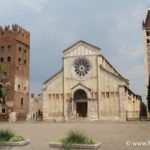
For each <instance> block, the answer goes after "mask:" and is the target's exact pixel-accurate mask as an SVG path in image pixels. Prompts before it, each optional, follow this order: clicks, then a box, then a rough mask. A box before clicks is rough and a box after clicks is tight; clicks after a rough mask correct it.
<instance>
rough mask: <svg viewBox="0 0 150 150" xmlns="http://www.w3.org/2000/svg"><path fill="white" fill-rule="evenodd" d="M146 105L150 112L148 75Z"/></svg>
mask: <svg viewBox="0 0 150 150" xmlns="http://www.w3.org/2000/svg"><path fill="white" fill-rule="evenodd" d="M147 107H148V112H149V113H150V76H149V83H148V86H147Z"/></svg>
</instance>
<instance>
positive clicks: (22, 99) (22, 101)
mask: <svg viewBox="0 0 150 150" xmlns="http://www.w3.org/2000/svg"><path fill="white" fill-rule="evenodd" d="M21 106H23V98H21Z"/></svg>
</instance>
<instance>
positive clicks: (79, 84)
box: [71, 83, 91, 91]
mask: <svg viewBox="0 0 150 150" xmlns="http://www.w3.org/2000/svg"><path fill="white" fill-rule="evenodd" d="M78 86H82V87H84V88H85V89H87V90H89V91H91V89H90V88H88V87H86V86H85V85H83V84H81V83H78V84H77V85H75V86H74V87H72V88H71V89H74V88H76V87H78Z"/></svg>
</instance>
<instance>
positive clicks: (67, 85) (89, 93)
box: [43, 41, 141, 121]
mask: <svg viewBox="0 0 150 150" xmlns="http://www.w3.org/2000/svg"><path fill="white" fill-rule="evenodd" d="M140 102H141V97H140V96H139V95H137V94H135V93H133V92H132V91H131V90H130V89H129V80H128V79H126V78H125V77H123V76H122V75H121V74H120V73H119V72H118V71H117V70H116V69H115V68H114V67H113V66H112V65H111V64H110V63H109V62H108V60H107V59H106V58H105V57H104V56H103V55H102V52H101V49H100V48H99V47H97V46H94V45H92V44H90V43H88V42H85V41H78V42H76V43H75V44H73V45H71V46H70V47H68V48H66V49H65V50H63V59H62V68H61V70H59V71H58V72H57V73H56V74H54V75H53V76H52V77H50V78H49V79H48V80H46V81H45V82H44V83H43V119H44V120H45V121H46V120H47V121H49V120H63V119H65V120H68V119H72V118H78V117H86V118H88V119H91V120H93V119H94V120H120V121H126V120H127V119H128V118H139V112H140Z"/></svg>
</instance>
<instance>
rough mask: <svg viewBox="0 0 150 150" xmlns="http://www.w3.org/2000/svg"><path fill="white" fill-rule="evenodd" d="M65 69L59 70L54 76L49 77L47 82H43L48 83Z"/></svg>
mask: <svg viewBox="0 0 150 150" xmlns="http://www.w3.org/2000/svg"><path fill="white" fill-rule="evenodd" d="M62 70H63V69H61V70H59V71H58V72H57V73H55V74H54V75H53V76H51V77H50V78H49V79H47V80H46V81H45V82H43V84H46V83H47V82H49V81H50V80H52V79H53V78H54V77H56V76H57V75H59V74H60V73H61V72H62Z"/></svg>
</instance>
